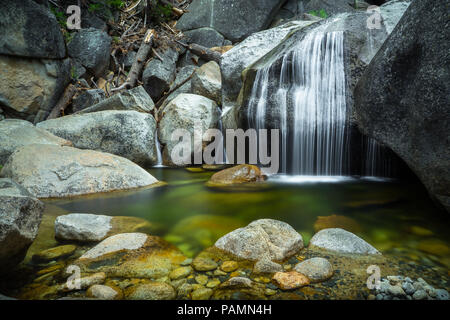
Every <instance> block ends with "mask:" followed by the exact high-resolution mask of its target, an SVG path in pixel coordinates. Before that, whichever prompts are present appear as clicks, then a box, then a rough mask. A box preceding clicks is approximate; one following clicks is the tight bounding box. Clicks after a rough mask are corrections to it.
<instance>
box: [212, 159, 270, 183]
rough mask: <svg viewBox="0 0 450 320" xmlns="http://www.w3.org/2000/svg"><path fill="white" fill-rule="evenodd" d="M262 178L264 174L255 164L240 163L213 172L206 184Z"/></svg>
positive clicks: (252, 180) (256, 180) (255, 180)
mask: <svg viewBox="0 0 450 320" xmlns="http://www.w3.org/2000/svg"><path fill="white" fill-rule="evenodd" d="M264 180H265V176H264V174H263V173H262V172H261V170H260V169H259V168H258V167H257V166H254V165H249V164H241V165H238V166H234V167H232V168H228V169H224V170H222V171H219V172H217V173H215V174H213V175H212V177H211V179H210V180H209V181H208V185H209V186H216V185H219V186H220V185H232V184H240V183H247V182H258V181H264Z"/></svg>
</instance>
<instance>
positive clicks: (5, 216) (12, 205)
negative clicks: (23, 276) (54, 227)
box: [0, 179, 44, 272]
mask: <svg viewBox="0 0 450 320" xmlns="http://www.w3.org/2000/svg"><path fill="white" fill-rule="evenodd" d="M43 211H44V204H43V203H42V202H41V201H39V200H38V199H36V198H34V196H32V195H31V194H30V193H28V191H27V190H25V189H24V188H23V187H21V186H20V185H18V184H17V183H15V182H14V181H12V180H10V179H0V231H1V232H0V272H4V271H8V270H9V269H10V268H11V267H14V266H15V265H16V264H18V263H20V262H21V261H22V260H23V258H24V257H25V255H26V253H27V250H28V247H29V246H30V245H31V243H32V242H33V241H34V239H35V238H36V235H37V232H38V229H39V225H40V223H41V219H42V213H43Z"/></svg>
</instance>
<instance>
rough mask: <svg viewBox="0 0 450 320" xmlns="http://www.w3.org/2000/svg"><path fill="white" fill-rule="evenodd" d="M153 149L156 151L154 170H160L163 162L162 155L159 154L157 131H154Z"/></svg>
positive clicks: (159, 145)
mask: <svg viewBox="0 0 450 320" xmlns="http://www.w3.org/2000/svg"><path fill="white" fill-rule="evenodd" d="M155 149H156V159H157V161H156V165H155V166H154V167H155V168H162V167H164V165H163V160H162V154H161V144H160V143H159V139H158V130H155Z"/></svg>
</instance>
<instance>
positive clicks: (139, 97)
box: [78, 86, 155, 113]
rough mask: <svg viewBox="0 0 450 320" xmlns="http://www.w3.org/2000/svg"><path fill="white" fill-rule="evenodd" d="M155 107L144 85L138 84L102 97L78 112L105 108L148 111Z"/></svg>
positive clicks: (103, 109) (104, 109)
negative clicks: (104, 97)
mask: <svg viewBox="0 0 450 320" xmlns="http://www.w3.org/2000/svg"><path fill="white" fill-rule="evenodd" d="M154 109H155V103H154V102H153V100H152V98H150V96H149V95H148V93H147V92H146V91H145V89H144V87H142V86H138V87H136V88H133V89H131V90H126V91H123V92H120V93H118V94H115V95H113V96H112V97H109V98H107V99H104V100H102V101H100V102H98V103H97V104H94V105H93V106H90V107H88V108H86V109H83V110H81V111H78V113H89V112H97V111H106V110H135V111H138V112H147V113H150V112H152V111H153V110H154Z"/></svg>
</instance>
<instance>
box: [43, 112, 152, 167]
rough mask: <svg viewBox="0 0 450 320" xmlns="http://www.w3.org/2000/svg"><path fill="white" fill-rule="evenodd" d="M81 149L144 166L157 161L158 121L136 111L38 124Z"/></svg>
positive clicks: (100, 114)
mask: <svg viewBox="0 0 450 320" xmlns="http://www.w3.org/2000/svg"><path fill="white" fill-rule="evenodd" d="M37 126H38V127H39V128H42V129H45V130H47V131H49V132H51V133H53V134H55V135H56V136H58V137H61V138H64V139H67V140H69V141H72V142H73V144H74V146H75V147H77V148H80V149H90V150H97V151H103V152H108V153H112V154H115V155H118V156H122V157H124V158H127V159H129V160H131V161H133V162H134V163H136V164H139V165H141V166H151V165H153V164H156V162H157V150H156V147H155V136H154V133H155V131H156V121H155V119H154V118H153V116H152V115H151V114H145V113H140V112H136V111H115V110H108V111H100V112H92V113H86V114H76V115H70V116H65V117H61V118H57V119H51V120H47V121H44V122H40V123H38V124H37Z"/></svg>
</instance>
